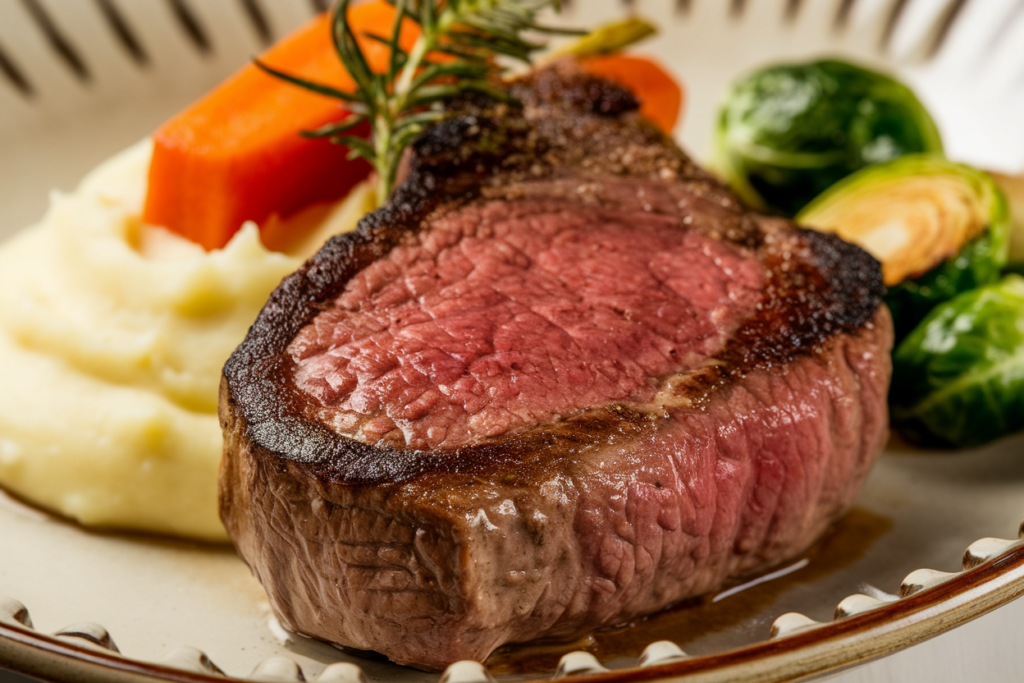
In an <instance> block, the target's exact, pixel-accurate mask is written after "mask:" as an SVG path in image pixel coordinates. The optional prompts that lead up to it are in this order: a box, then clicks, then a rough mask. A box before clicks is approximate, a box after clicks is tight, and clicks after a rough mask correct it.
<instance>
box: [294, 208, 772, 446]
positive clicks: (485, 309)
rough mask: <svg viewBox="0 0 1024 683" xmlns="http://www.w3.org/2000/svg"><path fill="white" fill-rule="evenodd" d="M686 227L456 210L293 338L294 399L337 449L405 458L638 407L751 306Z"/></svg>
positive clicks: (563, 211) (564, 212)
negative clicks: (334, 435) (586, 414)
mask: <svg viewBox="0 0 1024 683" xmlns="http://www.w3.org/2000/svg"><path fill="white" fill-rule="evenodd" d="M694 227H695V226H683V225H682V224H681V219H678V218H675V217H667V216H664V215H656V214H652V213H645V212H643V211H638V212H625V211H616V210H611V209H603V208H598V207H580V206H573V207H571V209H567V208H566V206H565V203H561V204H559V203H555V202H546V201H543V200H523V201H518V202H511V203H510V202H507V201H504V202H491V203H485V204H476V205H472V206H469V207H465V208H462V209H460V210H459V211H456V212H453V213H450V214H448V215H446V216H443V217H441V218H439V219H436V220H434V221H433V222H432V223H430V224H429V225H428V226H427V227H426V228H425V229H424V230H423V231H422V232H421V233H420V234H419V235H418V237H417V238H416V239H415V240H410V242H409V243H408V244H406V245H403V246H400V247H397V248H395V249H394V250H392V252H391V253H390V254H389V255H388V256H387V257H385V258H383V259H381V260H379V261H377V262H375V263H374V264H372V265H371V266H369V267H368V268H366V269H365V270H363V271H362V272H360V273H359V274H358V275H356V276H355V277H354V278H353V279H352V280H351V281H350V282H349V283H348V285H347V286H346V288H345V290H344V292H343V293H342V294H341V295H340V296H339V297H338V298H337V299H336V300H335V301H334V302H333V306H331V307H330V308H328V309H327V310H325V311H324V312H323V313H320V314H319V315H318V316H317V317H316V318H315V319H314V320H313V322H312V323H310V324H309V325H307V326H306V327H305V328H304V329H303V330H302V331H301V333H300V334H299V335H298V336H297V337H296V339H295V340H294V341H293V342H292V344H291V346H290V347H289V353H290V354H291V356H292V358H293V359H294V360H295V361H296V363H297V366H298V370H297V376H296V382H297V385H298V387H299V388H300V389H301V390H302V391H304V392H306V393H307V394H308V395H309V396H311V397H312V398H313V399H314V402H315V404H318V405H320V406H322V409H321V410H320V414H321V416H322V419H324V420H325V422H327V423H328V424H329V425H331V426H332V427H333V428H334V429H336V430H337V431H339V432H340V433H342V434H345V435H347V436H351V437H353V438H356V439H360V440H362V441H366V442H368V443H377V442H380V441H381V440H382V439H384V440H387V442H390V443H393V444H394V445H397V446H402V447H408V448H417V449H419V448H439V447H440V448H455V447H458V446H460V445H464V444H467V443H470V442H472V441H475V440H478V439H479V438H480V437H481V436H484V437H494V436H498V435H501V434H504V433H506V432H510V431H513V430H516V429H517V428H521V427H524V426H526V425H532V424H543V423H550V422H553V421H556V420H557V419H559V417H562V416H566V415H570V414H573V413H575V412H578V411H580V410H584V409H586V408H590V407H593V406H599V405H606V404H612V403H622V402H627V403H631V404H640V403H644V402H647V401H650V400H651V399H652V398H653V397H654V395H655V393H656V392H657V391H658V389H659V386H660V384H661V383H662V382H663V381H664V379H665V378H666V377H668V376H671V375H675V374H678V373H680V372H685V371H687V370H689V369H696V368H699V367H701V366H702V365H704V364H705V363H706V362H707V361H708V358H709V357H710V356H713V355H714V354H715V353H717V352H718V351H719V350H720V349H721V348H722V345H723V343H724V339H727V338H728V336H729V335H730V334H731V332H733V331H734V330H736V329H737V328H738V327H739V326H740V324H742V322H743V321H744V320H745V319H747V318H749V317H750V316H751V314H752V312H753V309H754V307H755V306H756V305H757V302H758V301H759V299H760V298H761V289H762V287H763V284H764V280H765V278H766V274H765V272H764V269H763V266H762V265H761V264H760V263H759V262H758V261H757V260H756V259H754V258H752V257H751V256H750V255H749V254H744V253H743V252H742V251H741V250H740V249H739V248H738V247H736V246H734V245H731V244H729V243H726V242H723V241H719V240H715V239H712V238H710V237H707V236H705V235H703V234H702V233H701V232H700V231H699V230H696V229H693V228H694Z"/></svg>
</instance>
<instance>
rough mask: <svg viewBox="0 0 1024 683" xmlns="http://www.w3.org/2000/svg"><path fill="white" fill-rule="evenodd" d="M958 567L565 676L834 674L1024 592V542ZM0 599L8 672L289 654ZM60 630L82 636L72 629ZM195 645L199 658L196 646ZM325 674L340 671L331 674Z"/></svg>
mask: <svg viewBox="0 0 1024 683" xmlns="http://www.w3.org/2000/svg"><path fill="white" fill-rule="evenodd" d="M963 565H964V570H963V571H961V572H956V573H951V574H949V575H948V576H946V577H945V578H943V579H942V580H940V581H937V582H935V583H934V584H932V585H926V586H924V587H918V588H917V589H916V590H914V589H908V588H907V584H908V580H909V577H911V576H913V574H914V573H915V572H912V573H911V574H908V579H905V580H904V583H903V586H902V587H901V595H900V596H899V597H898V598H896V599H894V600H891V601H876V603H877V604H872V605H871V606H870V607H869V608H868V609H865V610H863V611H859V610H858V611H857V612H856V613H854V614H850V615H849V616H846V615H842V614H840V612H839V608H837V614H836V616H835V617H834V619H833V620H832V621H831V622H817V621H813V620H811V619H809V618H808V617H805V616H803V615H800V614H798V613H789V614H785V615H782V616H781V617H779V618H778V619H776V620H775V623H774V624H773V626H772V635H770V636H769V637H768V639H766V640H763V641H759V642H757V643H753V644H750V645H747V646H744V647H740V648H735V649H731V650H726V651H723V652H716V653H713V654H708V655H701V656H694V657H689V656H684V658H682V659H680V658H679V656H678V655H675V656H673V657H672V658H671V661H665V662H664V663H657V662H656V661H655V662H653V663H650V664H649V665H647V666H639V665H635V666H632V667H629V668H625V669H615V670H607V669H604V670H601V669H603V667H601V669H598V670H596V671H593V670H592V671H589V672H588V671H581V672H580V673H582V674H583V675H578V676H575V675H574V676H573V677H574V678H577V679H579V680H582V681H586V682H587V683H646V682H648V681H655V680H676V679H682V678H685V680H686V681H688V683H726V682H729V681H733V682H734V681H736V680H757V681H759V683H783V682H784V681H803V680H808V679H812V678H815V677H820V676H824V675H828V674H834V673H838V672H840V671H843V670H846V669H850V668H853V667H856V666H859V665H861V664H865V663H867V662H870V661H873V660H876V659H880V658H882V657H885V656H887V655H890V654H893V653H895V652H898V651H900V650H904V649H906V648H908V647H911V646H912V645H916V644H918V643H921V642H924V641H926V640H929V639H931V638H934V637H935V636H938V635H941V634H943V633H946V632H948V631H950V630H952V629H954V628H956V627H958V626H960V625H962V624H965V623H967V622H969V621H973V620H974V619H977V618H978V617H981V616H984V615H985V614H988V613H990V612H992V611H993V610H995V609H997V608H999V607H1002V606H1003V605H1006V604H1008V603H1010V602H1012V601H1013V600H1016V599H1017V598H1019V597H1021V596H1022V595H1024V540H1016V541H1006V540H1000V539H991V538H985V539H981V540H979V541H977V542H975V543H974V544H972V545H971V546H970V547H968V549H967V551H966V552H965V553H964V558H963ZM918 571H921V570H918ZM5 603H6V606H7V608H8V609H7V611H6V612H5V613H0V661H2V662H3V664H4V667H10V668H11V670H12V671H15V672H17V673H22V674H25V675H29V676H36V677H41V678H44V679H45V680H49V681H57V682H63V681H69V682H70V681H76V682H78V683H82V682H83V681H93V680H96V681H109V682H111V683H113V682H114V681H126V682H127V683H141V682H166V681H172V682H179V683H223V681H225V680H227V681H244V680H250V679H251V678H252V676H254V675H256V674H257V672H258V670H259V668H260V666H261V665H262V664H263V663H265V662H269V661H271V659H284V660H286V661H290V660H288V659H287V658H270V659H266V660H264V661H263V662H261V663H260V664H257V666H256V669H254V671H253V673H251V674H250V675H249V676H247V677H244V678H242V677H235V676H229V675H226V674H218V673H215V671H216V670H219V669H213V670H211V671H210V673H201V672H198V671H190V670H187V669H183V668H177V667H174V666H172V665H169V664H165V663H162V662H149V661H142V660H137V659H132V658H130V657H126V656H123V655H121V654H120V653H119V652H116V651H115V650H109V649H104V648H103V647H102V646H101V645H92V644H90V645H89V646H85V645H76V644H74V643H72V642H68V641H67V640H61V639H60V638H59V637H57V635H56V634H55V635H47V634H44V633H40V632H38V631H36V630H35V629H33V628H31V626H30V624H31V621H30V619H29V617H28V611H27V609H26V608H25V607H24V606H23V605H21V603H20V602H17V601H16V600H14V599H11V598H8V599H7V600H6V601H5ZM12 606H14V607H17V606H21V613H22V616H21V618H19V616H18V615H17V614H14V613H12V609H11V607H12ZM14 611H18V610H14ZM99 628H101V629H102V627H99ZM67 630H68V629H65V631H67ZM103 630H104V631H105V629H103ZM69 635H70V634H69ZM66 637H67V636H66ZM70 637H72V638H75V637H77V638H80V639H81V640H82V642H88V641H87V640H86V639H84V638H81V637H79V636H70ZM172 652H173V651H172ZM196 653H198V656H200V657H205V654H203V653H201V651H198V650H196ZM572 654H574V653H570V654H569V655H566V657H568V656H571V655H572ZM12 655H13V656H12ZM563 661H564V658H563ZM457 664H458V663H457ZM457 664H453V665H452V667H454V666H456V665H457ZM452 667H449V668H448V670H446V672H445V673H443V674H440V675H439V676H440V678H439V680H440V681H442V683H446V682H447V683H488V682H490V683H493V681H494V678H493V677H491V675H490V674H489V673H488V672H487V670H486V665H481V664H478V667H479V671H480V674H481V675H480V676H479V677H478V678H477V677H473V676H470V677H466V676H465V675H460V676H458V677H456V676H452V675H450V672H451V671H452ZM296 671H297V672H299V673H298V675H297V676H296V677H295V678H294V680H296V681H303V680H312V681H318V680H327V679H326V678H324V677H323V672H321V674H318V675H317V677H316V678H312V679H306V678H305V677H304V676H303V674H302V670H301V667H299V665H298V664H296ZM325 671H326V669H325ZM83 675H85V678H83V677H82V676H83ZM565 675H566V674H562V676H560V675H559V673H558V672H555V674H553V675H548V676H545V677H543V678H542V679H539V680H543V681H550V680H555V679H557V678H560V677H563V676H565ZM456 678H458V680H456ZM275 680H285V679H283V678H281V679H275ZM330 680H332V681H334V680H341V679H340V678H339V679H335V678H334V677H333V676H332V677H330Z"/></svg>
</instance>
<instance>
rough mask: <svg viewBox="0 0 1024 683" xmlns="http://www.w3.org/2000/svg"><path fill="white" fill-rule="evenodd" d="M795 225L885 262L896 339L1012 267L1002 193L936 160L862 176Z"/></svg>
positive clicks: (920, 157) (918, 158) (814, 205)
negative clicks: (941, 306)
mask: <svg viewBox="0 0 1024 683" xmlns="http://www.w3.org/2000/svg"><path fill="white" fill-rule="evenodd" d="M797 220H798V221H799V222H800V223H803V224H804V225H807V226H808V227H812V228H815V229H817V230H821V231H822V232H834V233H836V234H838V235H839V236H840V237H842V238H843V239H845V240H847V241H848V242H853V243H854V244H857V245H859V246H861V247H863V248H864V249H865V250H866V251H867V252H869V253H870V254H871V255H872V256H874V257H875V258H877V259H878V260H879V261H881V263H882V277H883V279H884V280H885V284H886V286H887V287H888V288H889V293H888V295H887V296H886V302H887V303H888V304H889V307H890V308H891V309H892V313H893V320H894V321H895V323H896V338H897V339H900V338H902V337H903V336H905V335H906V334H907V333H908V332H910V330H911V329H913V328H914V326H915V325H917V323H918V322H920V321H921V319H922V318H924V316H925V314H927V313H928V311H930V310H931V309H932V308H933V307H934V306H935V305H936V304H938V303H940V302H943V301H946V300H948V299H951V298H953V296H955V295H956V294H959V293H960V292H963V291H966V290H968V289H973V288H974V287H978V286H980V285H985V284H988V283H990V282H995V281H996V280H998V279H999V276H1000V271H1001V270H1002V268H1003V266H1005V265H1006V255H1007V250H1008V243H1009V232H1010V219H1009V214H1008V212H1007V209H1006V200H1005V199H1004V198H1003V194H1002V192H1001V191H1000V190H999V188H998V187H997V186H996V184H995V183H994V182H993V181H992V178H991V177H990V176H989V175H988V174H987V173H983V172H981V171H977V170H975V169H973V168H970V167H969V166H964V165H962V164H955V163H953V162H951V161H947V160H946V159H943V158H942V157H940V156H936V155H928V154H914V155H910V156H905V157H901V158H899V159H896V160H894V161H890V162H888V163H884V164H878V165H875V166H870V167H868V168H865V169H863V170H861V171H858V172H857V173H855V174H853V175H851V176H850V177H848V178H846V179H845V180H842V181H840V182H839V183H837V184H836V185H834V186H833V187H831V188H830V189H828V190H827V191H825V193H824V194H822V195H821V196H820V197H818V198H817V199H815V200H814V201H813V202H811V203H810V204H808V205H807V207H806V208H805V209H804V210H803V211H801V212H800V214H799V215H798V216H797Z"/></svg>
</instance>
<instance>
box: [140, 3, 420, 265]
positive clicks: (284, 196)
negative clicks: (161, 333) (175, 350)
mask: <svg viewBox="0 0 1024 683" xmlns="http://www.w3.org/2000/svg"><path fill="white" fill-rule="evenodd" d="M393 18H394V8H392V7H391V5H389V4H387V3H386V2H384V1H383V0H372V1H371V2H368V3H365V4H360V5H357V6H355V7H353V8H351V9H350V10H349V24H350V26H352V28H353V33H355V34H356V36H357V39H358V40H359V42H360V46H361V47H362V49H363V51H364V54H365V55H366V56H367V60H368V61H369V63H370V65H371V68H373V69H381V70H383V69H384V68H386V65H387V59H388V55H389V50H388V48H387V47H386V46H384V45H381V44H379V43H377V42H375V41H372V40H370V39H365V38H364V36H363V32H366V31H370V32H373V33H378V34H387V33H388V32H389V31H390V30H391V23H392V21H393ZM330 24H331V21H330V16H329V15H326V14H325V15H322V16H320V17H318V18H317V19H315V20H313V21H312V22H310V23H309V24H307V25H306V26H304V27H302V28H301V29H299V30H298V31H297V32H295V33H294V34H292V35H291V36H289V37H288V38H286V39H284V40H283V41H282V42H280V43H278V44H277V45H276V46H274V47H273V48H271V49H270V50H269V51H268V52H267V53H266V54H265V55H264V56H263V57H262V60H263V61H264V62H265V63H266V64H268V65H270V66H272V67H274V68H276V69H279V70H281V71H286V72H288V73H292V74H295V75H297V76H301V77H303V78H307V79H310V80H316V81H320V82H324V83H328V84H331V85H333V86H334V87H337V88H338V89H340V90H346V91H349V92H351V91H353V89H354V87H355V84H354V82H353V81H352V78H351V77H350V76H349V75H348V73H347V72H346V71H345V69H344V67H343V66H342V65H341V62H340V60H339V59H338V57H337V55H336V54H335V52H334V49H333V47H332V45H331V37H330ZM405 34H408V35H405ZM402 37H403V40H402V42H403V44H404V45H403V47H405V48H406V49H408V48H409V47H410V46H411V44H412V42H414V41H415V39H416V35H415V27H414V26H411V25H410V26H409V27H408V28H407V29H405V30H404V31H403V36H402ZM405 43H408V44H405ZM346 113H347V112H346V111H345V110H344V109H343V108H342V107H341V106H340V103H339V101H338V100H335V99H331V98H327V97H324V96H321V95H317V94H315V93H311V92H308V91H306V90H304V89H302V88H298V87H296V86H293V85H291V84H288V83H285V82H283V81H280V80H278V79H276V78H273V77H272V76H270V75H268V74H266V73H264V72H262V71H261V70H259V69H258V68H257V67H255V66H253V65H248V66H246V67H244V68H242V70H241V71H239V72H238V73H237V74H235V75H234V76H233V77H231V78H230V79H229V80H228V81H226V82H225V83H224V84H222V85H221V86H219V87H218V88H216V89H215V90H213V91H212V92H210V93H209V94H207V95H206V96H205V97H204V98H203V99H201V100H199V101H198V102H196V103H195V104H193V105H192V106H191V107H189V108H188V109H186V110H185V111H183V112H181V113H180V114H178V115H177V116H175V117H174V118H173V119H171V120H170V121H168V122H167V123H166V124H164V125H163V126H162V127H161V128H160V129H159V130H157V131H156V133H155V134H154V136H153V141H154V149H153V160H152V162H151V164H150V169H149V189H148V193H147V196H146V204H145V208H144V211H143V220H144V221H145V222H146V223H149V224H153V225H161V226H164V227H166V228H169V229H170V230H173V231H174V232H177V233H179V234H181V235H183V236H184V237H187V238H188V239H190V240H192V241H194V242H197V243H198V244H200V245H202V246H203V247H204V248H206V249H208V250H209V249H217V248H220V247H223V246H224V245H225V244H227V242H228V240H230V239H231V236H232V235H233V234H234V233H235V232H236V231H237V230H238V229H239V228H240V227H241V225H242V223H243V222H245V221H247V220H252V221H255V222H256V223H257V224H263V223H264V222H265V221H266V219H267V218H269V217H270V215H271V214H278V215H279V216H282V217H287V216H289V215H291V214H293V213H295V212H297V211H299V210H300V209H303V208H304V207H307V206H309V205H311V204H314V203H316V202H322V201H330V200H335V199H339V198H341V197H343V196H345V195H346V194H347V193H348V191H349V190H350V189H351V188H352V187H353V186H354V185H355V184H356V183H358V182H359V181H360V180H362V179H363V178H365V177H366V176H367V175H368V174H369V172H370V167H369V164H367V163H366V162H365V161H363V160H361V159H360V160H348V159H347V158H346V157H347V154H348V150H347V149H346V148H345V147H343V146H340V145H333V144H331V143H329V142H328V141H326V140H310V139H305V138H302V137H300V136H299V134H298V132H299V131H300V130H312V129H315V128H318V127H320V126H322V125H324V124H326V123H329V122H331V121H338V120H341V119H343V118H344V117H345V116H346ZM355 132H356V133H359V131H358V130H357V131H355ZM368 133H369V130H368V129H366V130H363V131H362V134H363V135H368Z"/></svg>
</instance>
